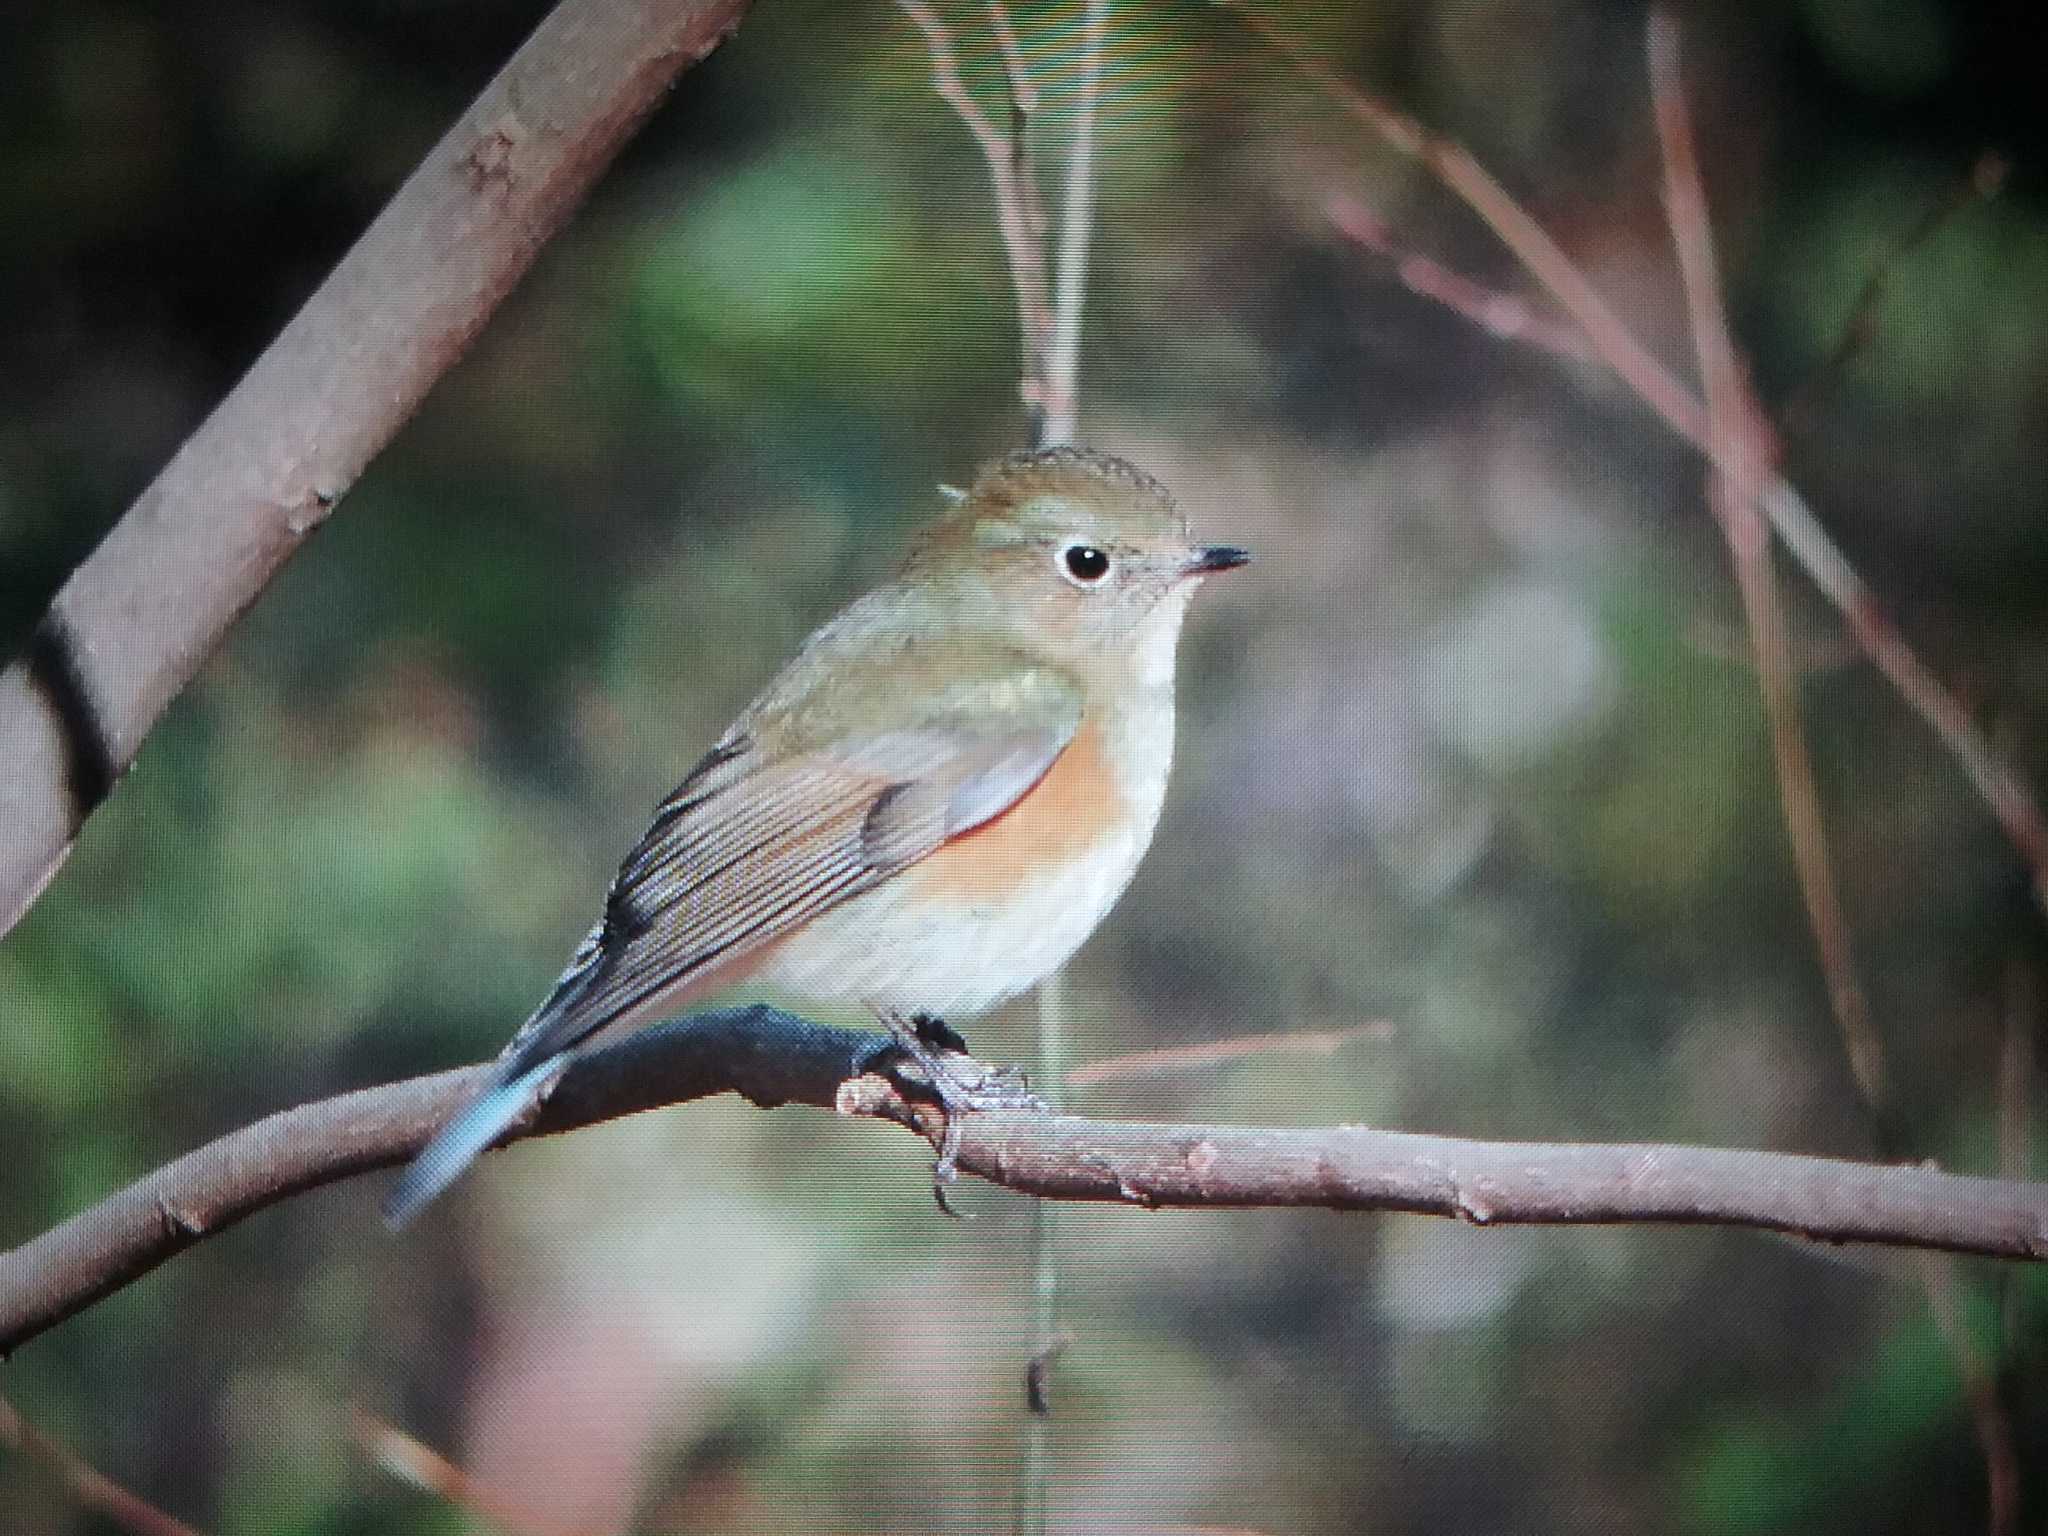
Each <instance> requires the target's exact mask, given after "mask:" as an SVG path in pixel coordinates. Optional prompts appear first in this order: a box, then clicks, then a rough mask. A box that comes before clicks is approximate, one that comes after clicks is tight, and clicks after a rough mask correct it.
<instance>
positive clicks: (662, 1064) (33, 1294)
mask: <svg viewBox="0 0 2048 1536" xmlns="http://www.w3.org/2000/svg"><path fill="white" fill-rule="evenodd" d="M891 1050H892V1042H891V1040H890V1038H889V1037H888V1036H886V1035H882V1034H877V1033H862V1032H856V1031H850V1030H837V1029H827V1028H824V1027H823V1026H821V1025H817V1024H813V1023H810V1022H809V1021H807V1020H804V1019H800V1018H797V1017H795V1016H793V1015H791V1014H787V1013H784V1012H781V1011H780V1010H777V1009H773V1008H765V1007H752V1008H732V1009H724V1010H719V1011H717V1012H713V1013H707V1014H700V1015H695V1016H693V1017H691V1018H688V1019H682V1020H678V1021H676V1022H674V1023H672V1024H668V1025H663V1026H660V1027H657V1028H654V1029H650V1030H647V1031H644V1032H642V1033H640V1034H636V1035H633V1036H630V1037H629V1038H627V1039H624V1040H621V1041H618V1042H617V1043H615V1044H612V1045H608V1046H606V1047H604V1048H602V1049H600V1050H597V1051H594V1052H592V1053H591V1054H589V1055H588V1056H585V1057H582V1058H580V1059H579V1060H578V1061H577V1062H576V1063H575V1064H574V1066H573V1067H572V1068H571V1069H570V1071H569V1072H568V1073H566V1074H565V1075H564V1076H563V1078H562V1079H561V1081H560V1082H559V1083H558V1084H557V1085H556V1087H555V1090H554V1092H553V1094H552V1095H551V1096H550V1097H549V1098H548V1100H547V1101H546V1103H545V1104H543V1105H541V1106H540V1107H539V1108H538V1110H537V1111H535V1112H533V1113H531V1114H529V1115H528V1116H527V1117H526V1119H525V1120H523V1121H522V1122H521V1123H519V1124H518V1125H516V1126H515V1127H514V1128H513V1129H512V1131H510V1132H509V1133H508V1135H507V1140H518V1139H520V1138H523V1137H526V1136H533V1135H551V1134H554V1133H557V1132H561V1131H568V1130H573V1129H576V1128H578V1127H581V1126H585V1125H591V1124H595V1123H596V1122H598V1121H601V1120H612V1119H617V1118H619V1117H621V1116H623V1115H628V1114H633V1113H636V1112H638V1111H641V1110H646V1109H653V1108H657V1107H659V1106H662V1105H666V1104H674V1103H681V1102H683V1101H685V1100H689V1099H694V1098H701V1097H704V1096H706V1095H709V1094H714V1093H724V1092H736V1093H740V1094H742V1095H744V1096H745V1097H747V1098H749V1099H752V1100H753V1101H754V1102H756V1103H758V1104H763V1105H771V1104H791V1103H798V1104H813V1105H821V1106H831V1107H833V1108H836V1109H838V1110H839V1111H840V1112H841V1113H847V1114H860V1115H870V1116H876V1117H881V1118H888V1119H893V1120H897V1121H900V1122H903V1123H906V1124H910V1125H913V1126H914V1127H915V1128H916V1129H917V1131H918V1132H919V1134H921V1135H923V1136H925V1137H926V1138H927V1139H936V1138H938V1137H939V1136H940V1134H941V1132H942V1130H943V1125H942V1123H941V1121H940V1118H939V1116H938V1115H937V1114H936V1112H935V1111H933V1110H932V1109H930V1107H929V1106H927V1105H925V1104H923V1103H921V1102H918V1101H913V1100H909V1099H906V1098H905V1097H904V1095H903V1093H902V1092H901V1091H900V1090H899V1089H898V1088H897V1087H896V1086H894V1085H893V1084H892V1083H891V1082H890V1081H889V1080H887V1079H884V1078H881V1077H878V1076H875V1075H873V1073H872V1072H871V1071H870V1067H871V1065H872V1064H874V1063H876V1062H879V1061H883V1060H886V1059H889V1057H890V1052H891ZM488 1071H489V1068H488V1067H472V1068H466V1069H463V1070H460V1071H454V1072H443V1073H439V1074H436V1075H434V1076H431V1077H422V1078H413V1079H410V1080H408V1081H405V1082H398V1083H388V1084H385V1085H383V1086H381V1087H376V1088H366V1089H362V1090H359V1091H358V1092H355V1093H350V1094H343V1095H341V1096H340V1097H338V1098H333V1099H326V1100H321V1101H319V1102H317V1103H312V1104H306V1105H302V1106H300V1107H299V1108H297V1109H290V1110H285V1111H283V1112H281V1113H279V1114H275V1115H272V1116H270V1117H269V1118H267V1119H264V1120H261V1121H258V1122H257V1123H255V1124H254V1125H251V1126H247V1127H245V1128H243V1129H241V1130H238V1131H233V1132H230V1133H229V1134H228V1135H225V1136H223V1137H221V1138H219V1139H218V1140H216V1141H214V1142H211V1143H209V1144H208V1145H207V1146H204V1147H201V1148H200V1149H198V1150H197V1151H195V1152H191V1153H188V1154H186V1155H185V1156H184V1157H181V1158H179V1159H177V1160H176V1161H175V1162H172V1163H169V1164H166V1165H165V1166H164V1167H162V1168H159V1169H157V1170H156V1171H155V1172H154V1173H150V1174H148V1175H145V1176H144V1177H143V1178H141V1179H139V1180H137V1181H136V1182H135V1183H133V1184H131V1185H129V1186H128V1187H127V1188H126V1189H123V1190H121V1191H119V1192H118V1193H116V1194H113V1195H110V1196H108V1197H107V1198H106V1199H104V1200H102V1201H100V1202H99V1204H97V1205H95V1206H93V1207H91V1208H90V1209H88V1210H85V1211H82V1212H80V1213H79V1214H78V1215H76V1216H74V1217H72V1218H71V1219H70V1220H68V1221H65V1222H64V1223H62V1224H61V1225H59V1226H57V1227H55V1228H52V1229H51V1230H50V1231H48V1232H45V1233H44V1234H42V1235H41V1236H40V1237H37V1238H33V1239H31V1240H30V1241H29V1242H27V1243H24V1244H23V1245H22V1246H20V1247H19V1248H16V1249H13V1250H12V1251H10V1252H7V1253H0V1354H4V1353H5V1352H7V1351H10V1350H12V1349H14V1348H15V1347H17V1346H18V1345H20V1344H21V1343H22V1342H23V1341H24V1340H27V1339H30V1338H33V1337H35V1335H37V1334H39V1333H41V1332H43V1331H44V1330H46V1329H48V1328H50V1327H53V1326H54V1325H55V1324H57V1323H59V1322H61V1321H63V1320H64V1319H65V1318H67V1317H69V1316H71V1315H72V1314H74V1313H76V1312H78V1311H79V1310H81V1309H82V1308H84V1307H87V1306H90V1305H91V1304H92V1303H93V1302H95V1301H97V1300H99V1299H100V1298H101V1297H104V1296H106V1295H108V1294H110V1293H111V1292H113V1291H115V1290H117V1289H119V1288H120V1287H121V1286H123V1285H125V1284H127V1283H128V1282H130V1281H132V1280H134V1279H136V1278H137V1277H138V1276H140V1275H143V1274H146V1273H148V1272H149V1271H150V1270H151V1269H153V1268H155V1267H156V1266H157V1265H159V1264H161V1263H163V1262H164V1260H166V1259H168V1258H170V1257H171V1256H172V1255H174V1254H176V1253H179V1252H181V1251H182V1250H184V1249H186V1248H189V1247H191V1246H192V1245H193V1244H194V1243H196V1242H198V1241H200V1240H201V1239H203V1238H206V1237H208V1236H211V1235H212V1234H213V1233H215V1232H219V1231H222V1230H224V1229H225V1228H227V1227H230V1226H232V1225H234V1224H235V1223H236V1222H238V1221H240V1220H242V1219H243V1218H244V1217H246V1216H250V1215H253V1214H254V1213H255V1212H257V1211H260V1210H263V1209H265V1208H266V1207H268V1206H272V1205H276V1204H278V1203H279V1202H281V1201H283V1200H286V1199H289V1198H290V1197H291V1196H293V1195H296V1194H301V1193H303V1192H305V1191H307V1190H310V1189H315V1188H319V1187H320V1186H322V1185H326V1184H332V1183H335V1182H337V1181H339V1180H341V1179H345V1178H349V1177H352V1176H354V1175H356V1174H360V1173H367V1172H369V1171H370V1170H372V1169H377V1168H388V1167H393V1166H396V1165H398V1164H400V1163H404V1162H406V1161H408V1160H410V1159H411V1157H412V1156H413V1155H414V1154H415V1153H416V1152H418V1150H419V1149H420V1147H421V1146H423V1145H424V1144H425V1143H426V1140H427V1138H428V1137H429V1136H430V1135H432V1134H433V1132H434V1131H435V1130H436V1129H438V1128H439V1127H440V1125H441V1124H442V1123H443V1122H444V1121H445V1120H446V1119H447V1117H448V1115H449V1114H450V1113H451V1112H452V1111H453V1110H454V1109H455V1108H456V1106H457V1105H459V1104H461V1103H464V1102H466V1101H467V1099H468V1097H469V1096H470V1095H471V1094H473V1093H474V1092H475V1091H476V1088H477V1086H478V1084H479V1083H480V1082H481V1081H482V1080H483V1078H484V1076H485V1075H486V1074H487V1073H488ZM960 1166H961V1167H962V1168H963V1169H965V1170H966V1171H967V1172H969V1173H972V1174H975V1175H977V1176H978V1177H980V1178H983V1179H986V1180H988V1181H989V1182H991V1183H995V1184H1000V1185H1002V1186H1004V1187H1005V1188H1008V1189H1013V1190H1016V1191H1019V1192H1020V1193H1024V1194H1032V1195H1043V1196H1048V1197H1050V1198H1053V1199H1060V1200H1104V1201H1120V1202H1124V1203H1128V1204H1135V1205H1143V1206H1148V1207H1151V1206H1194V1207H1250V1206H1322V1207H1326V1208H1329V1209H1332V1210H1371V1211H1412V1212H1416V1213H1420V1214H1424V1215H1435V1216H1446V1217H1451V1218H1454V1219H1458V1220H1463V1221H1468V1222H1472V1223H1474V1224H1476V1225H1481V1226H1488V1225H1495V1224H1516V1223H1542V1224H1557V1223H1571V1224H1576V1223H1612V1222H1658V1223H1682V1224H1690V1225H1699V1224H1713V1225H1725V1226H1740V1227H1754V1228H1761V1229H1765V1230H1769V1231H1777V1232H1789V1233H1793V1234H1795V1235H1799V1236H1805V1237H1811V1238H1817V1239H1820V1240H1823V1241H1829V1242H1870V1243H1883V1244H1888V1245H1892V1246H1900V1247H1915V1248H1936V1249H1944V1250H1948V1251H1952V1252H1957V1253H1978V1254H1985V1255H1988V1256H1994V1257H2006V1258H2032V1259H2044V1258H2048V1185H2043V1184H2031V1183H2016V1182H2013V1181H2011V1180H1999V1179H1982V1178H1970V1177H1966V1176H1962V1175H1958V1174H1950V1173H1944V1172H1941V1171H1940V1170H1938V1169H1934V1168H1928V1167H1901V1166H1887V1165H1873V1164H1864V1163H1854V1162H1846V1161H1841V1160H1838V1159H1833V1158H1820V1157H1805V1156H1797V1155H1793V1154H1790V1153H1781V1152H1757V1151H1734V1150H1724V1149H1720V1148H1708V1147H1682V1146H1653V1145H1597V1144H1590V1143H1562V1144H1548V1143H1542V1142H1489V1141H1471V1140H1464V1139H1461V1138H1457V1137H1449V1136H1423V1135H1411V1134H1406V1133H1402V1132H1398V1131H1382V1130H1374V1129H1370V1128H1367V1127H1360V1126H1342V1127H1319V1128H1309V1129H1285V1130H1262V1129H1254V1128H1246V1127H1240V1126H1203V1125H1170V1124H1169V1125H1155V1124H1140V1123H1134V1122H1118V1121H1109V1120H1090V1119H1084V1118H1081V1117H1079V1116H1074V1115H1048V1114H1044V1113H1039V1112H1032V1111H1026V1110H1014V1111H1012V1110H1002V1111H993V1110H991V1111H984V1112H981V1113H977V1114H973V1115H970V1116H968V1117H967V1119H966V1120H965V1122H964V1123H963V1126H962V1137H961V1143H960ZM363 1219H364V1220H365V1221H366V1222H368V1221H370V1220H372V1217H371V1215H370V1211H369V1206H368V1205H367V1204H366V1205H365V1206H364V1210H363Z"/></svg>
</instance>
